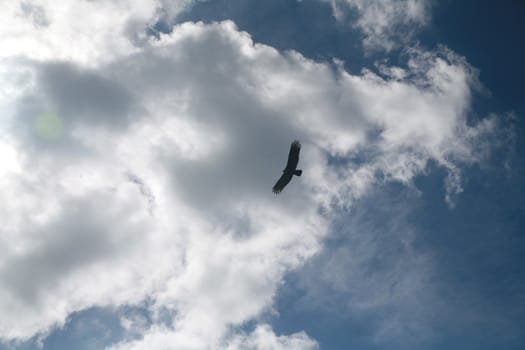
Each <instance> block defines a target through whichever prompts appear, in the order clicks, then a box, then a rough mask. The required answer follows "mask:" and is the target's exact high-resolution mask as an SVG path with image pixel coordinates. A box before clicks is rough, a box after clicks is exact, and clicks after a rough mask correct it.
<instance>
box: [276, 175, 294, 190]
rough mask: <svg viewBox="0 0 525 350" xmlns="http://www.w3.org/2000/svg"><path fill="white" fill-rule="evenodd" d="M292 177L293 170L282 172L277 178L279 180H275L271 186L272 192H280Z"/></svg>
mask: <svg viewBox="0 0 525 350" xmlns="http://www.w3.org/2000/svg"><path fill="white" fill-rule="evenodd" d="M292 177H293V172H291V171H288V172H284V173H283V174H282V175H281V177H280V178H279V180H277V182H276V183H275V185H274V186H273V188H272V191H273V193H275V194H277V193H280V192H281V191H282V190H283V188H284V187H285V186H286V185H288V183H289V182H290V181H291V180H292Z"/></svg>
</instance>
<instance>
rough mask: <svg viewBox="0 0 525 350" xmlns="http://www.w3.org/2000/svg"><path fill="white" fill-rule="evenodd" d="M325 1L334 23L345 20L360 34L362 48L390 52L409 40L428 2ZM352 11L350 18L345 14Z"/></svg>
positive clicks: (424, 15)
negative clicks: (361, 35) (331, 10)
mask: <svg viewBox="0 0 525 350" xmlns="http://www.w3.org/2000/svg"><path fill="white" fill-rule="evenodd" d="M323 1H329V2H330V4H331V6H332V9H333V13H334V16H335V17H336V19H337V20H338V21H342V22H346V21H349V22H350V23H351V24H352V26H353V27H355V28H358V29H359V30H360V31H361V32H362V33H363V35H364V39H363V44H364V46H365V48H366V49H373V50H375V49H383V50H387V51H389V50H391V49H393V48H394V47H396V46H397V45H398V44H399V42H401V43H403V41H405V40H407V39H408V38H410V36H411V35H412V34H413V33H414V32H415V31H416V30H417V29H419V28H420V27H422V26H424V25H425V24H427V22H428V19H429V12H430V11H429V8H430V2H429V1H428V0H323ZM348 10H350V11H352V14H354V16H350V15H349V14H348Z"/></svg>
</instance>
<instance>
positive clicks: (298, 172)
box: [293, 170, 303, 176]
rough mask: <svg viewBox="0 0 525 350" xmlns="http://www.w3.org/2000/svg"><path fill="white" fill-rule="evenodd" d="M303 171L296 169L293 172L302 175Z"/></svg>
mask: <svg viewBox="0 0 525 350" xmlns="http://www.w3.org/2000/svg"><path fill="white" fill-rule="evenodd" d="M302 173H303V171H302V170H294V172H293V174H294V175H297V176H301V174H302Z"/></svg>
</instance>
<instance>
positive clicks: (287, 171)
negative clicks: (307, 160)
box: [272, 140, 303, 194]
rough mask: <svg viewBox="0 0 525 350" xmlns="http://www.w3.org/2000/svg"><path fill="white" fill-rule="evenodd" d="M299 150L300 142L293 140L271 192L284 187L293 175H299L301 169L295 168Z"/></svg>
mask: <svg viewBox="0 0 525 350" xmlns="http://www.w3.org/2000/svg"><path fill="white" fill-rule="evenodd" d="M300 150H301V144H300V143H299V141H297V140H295V141H294V142H292V144H291V145H290V152H289V153H288V162H287V163H286V167H285V168H284V170H283V174H282V175H281V177H280V178H279V180H277V182H276V183H275V185H274V186H273V189H272V191H273V193H275V194H278V193H281V191H282V190H283V189H284V187H285V186H286V185H288V183H289V182H290V181H291V180H292V177H293V176H294V175H296V176H301V174H302V173H303V171H302V170H299V169H297V163H299V151H300Z"/></svg>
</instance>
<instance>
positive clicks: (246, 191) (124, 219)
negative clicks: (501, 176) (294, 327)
mask: <svg viewBox="0 0 525 350" xmlns="http://www.w3.org/2000/svg"><path fill="white" fill-rule="evenodd" d="M79 3H81V5H79V6H81V7H82V12H83V13H84V12H85V16H86V17H85V18H86V22H85V23H86V28H90V27H91V25H92V24H93V23H100V27H98V28H99V29H100V32H97V33H94V34H93V35H92V36H90V35H89V30H87V29H85V28H84V27H82V25H83V24H82V23H84V22H83V21H80V22H79V26H80V27H79V28H76V29H75V30H77V31H76V32H71V31H69V29H67V30H66V29H64V28H65V27H60V23H61V22H60V21H61V19H63V18H66V17H67V16H66V17H61V16H60V15H59V14H58V12H56V13H55V12H53V11H59V9H62V10H63V11H65V10H64V9H66V7H64V8H60V7H57V8H53V10H51V8H50V7H48V6H47V5H41V6H42V8H41V9H40V10H30V15H27V13H26V16H29V17H31V18H33V21H35V19H34V17H35V16H36V17H37V18H40V19H38V20H37V22H38V23H40V24H38V23H36V24H35V23H33V24H31V23H29V24H25V27H24V26H22V25H19V24H17V25H19V26H18V27H16V26H14V27H13V28H15V27H16V28H18V29H17V30H20V32H21V33H20V34H17V35H19V37H20V38H25V39H24V40H26V41H23V42H22V44H21V45H20V46H19V47H14V46H11V48H10V49H9V50H10V51H8V52H7V54H6V57H5V58H4V59H3V60H2V61H1V67H2V69H1V70H0V72H2V75H3V76H5V77H6V80H5V81H8V82H9V83H10V84H11V85H12V87H11V88H8V89H4V90H3V93H2V95H1V98H2V100H1V102H0V107H1V108H2V112H3V113H4V115H6V116H7V117H5V118H6V119H5V120H3V121H2V122H1V123H2V124H1V125H2V131H1V133H0V135H1V138H0V154H6V155H8V158H9V159H10V161H9V163H8V167H6V168H5V169H4V170H2V171H3V175H2V180H1V181H0V193H2V198H3V199H4V200H3V202H2V204H1V205H0V216H2V217H3V218H6V219H5V220H4V222H3V226H2V229H1V230H2V231H1V233H2V234H1V237H2V240H1V241H0V250H1V252H2V254H1V258H0V259H1V260H0V296H1V298H0V300H1V301H0V336H1V337H2V338H3V339H14V338H28V337H31V336H33V335H34V334H36V333H45V332H47V331H49V330H50V329H52V328H53V327H55V326H57V325H61V324H63V322H64V320H65V319H66V317H67V316H68V315H69V314H70V313H72V312H74V311H78V310H82V309H85V308H88V307H91V306H115V305H124V304H135V303H139V302H140V301H142V300H144V299H146V298H149V299H151V300H153V301H154V302H153V304H152V306H151V309H152V312H153V313H154V317H153V324H152V325H151V326H149V327H146V328H144V325H141V326H140V327H131V328H132V329H133V333H136V332H137V331H143V332H144V336H143V337H142V338H140V339H138V340H133V341H126V340H125V341H123V342H121V343H119V344H117V345H115V348H118V349H142V348H144V349H145V348H147V349H155V348H162V347H163V344H166V343H165V342H167V341H169V342H170V344H178V346H179V347H180V348H217V347H221V346H222V347H228V346H229V347H230V348H236V347H252V348H260V349H265V348H279V347H281V348H293V347H294V346H295V347H296V348H314V347H315V342H314V341H312V340H311V339H309V338H308V337H307V335H305V334H304V333H299V334H292V335H289V336H277V335H275V334H274V333H273V331H272V330H271V329H269V328H268V326H266V325H260V326H258V327H257V328H256V329H255V331H254V332H252V333H248V334H245V333H236V332H235V331H234V329H235V327H236V326H238V325H241V324H243V323H244V322H246V321H248V320H254V319H257V317H258V316H259V315H260V314H261V313H262V312H263V311H265V310H268V309H270V308H271V305H272V300H273V298H274V295H275V293H276V290H277V287H278V286H279V283H281V279H282V277H283V274H284V273H285V272H286V271H289V270H290V269H294V268H297V267H299V266H301V265H302V264H303V263H304V261H305V260H306V259H308V258H309V257H311V256H312V255H313V254H315V253H316V252H317V251H318V250H319V247H320V242H319V241H320V238H322V237H324V236H325V235H326V234H327V232H328V230H329V226H330V222H331V221H330V220H331V216H332V215H333V213H332V212H331V205H332V204H334V203H337V204H339V205H342V206H348V205H351V203H352V202H353V200H354V199H355V198H359V197H361V196H362V195H363V194H365V193H367V191H368V190H369V188H370V186H372V185H373V184H374V182H376V181H378V179H379V180H382V179H385V178H386V179H387V180H395V181H401V182H404V183H410V181H411V179H412V178H413V177H414V176H415V175H416V174H419V173H421V172H424V171H425V168H426V164H427V163H428V161H430V160H434V161H435V162H437V163H438V164H439V165H441V166H443V167H445V168H446V169H448V170H449V171H451V173H452V174H454V176H459V170H458V165H457V164H458V163H460V162H465V161H466V162H472V161H477V160H478V158H479V157H480V156H479V155H477V154H476V153H475V152H472V149H473V148H474V147H475V146H476V145H477V143H478V142H479V139H480V138H482V137H483V133H482V132H481V131H482V130H485V131H486V132H489V131H490V129H491V128H490V125H488V124H483V125H481V126H473V127H470V126H467V125H466V121H465V113H466V111H467V110H468V106H469V102H470V101H469V99H470V90H471V84H472V81H473V76H475V72H474V71H473V70H472V69H471V68H470V67H469V66H468V65H466V63H465V62H463V61H462V60H461V59H458V58H457V57H456V56H455V55H453V54H452V53H450V52H448V51H443V50H442V51H439V52H433V53H427V52H414V53H413V59H412V61H411V63H410V65H409V66H408V67H407V68H405V70H406V74H405V73H404V74H399V72H401V71H402V70H403V69H402V68H396V70H395V72H396V74H394V75H393V76H392V77H387V78H381V77H380V76H378V75H376V74H373V73H371V72H369V71H365V72H363V74H360V75H351V74H349V73H347V72H345V71H344V70H343V69H342V68H341V67H339V69H338V70H337V71H336V72H335V73H334V72H333V70H332V68H331V67H330V65H328V64H324V63H317V62H314V61H311V60H308V59H306V58H304V57H303V56H301V55H300V54H298V53H296V52H285V53H282V52H278V51H277V50H275V49H273V48H272V47H269V46H265V45H261V44H254V43H253V42H252V40H251V38H250V36H249V35H248V34H247V33H244V32H240V31H238V30H237V28H236V27H235V26H234V24H233V23H231V22H229V21H226V22H222V23H213V24H207V25H206V24H202V23H184V24H181V25H177V26H175V27H174V30H173V32H172V33H170V34H169V35H168V34H166V35H161V36H160V40H158V41H155V40H153V39H145V40H147V42H145V43H144V44H143V45H140V46H134V45H133V44H131V42H130V38H129V37H127V36H126V34H125V33H124V34H121V35H118V34H117V35H115V36H114V37H111V38H108V36H110V33H112V34H113V33H115V32H116V33H123V32H118V30H116V29H119V28H123V27H125V23H127V22H126V21H127V20H129V19H130V18H132V17H133V16H135V12H134V11H139V10H138V9H135V8H133V10H129V9H128V8H127V7H125V8H122V6H125V5H123V3H121V2H114V3H113V2H111V3H108V4H104V5H101V4H98V3H95V2H79ZM141 4H142V3H141ZM146 4H147V2H146V3H144V6H146ZM95 5H97V6H101V11H100V12H97V11H94V7H93V6H95ZM4 6H6V5H4ZM64 6H66V5H64ZM119 6H120V7H119ZM126 6H127V5H126ZM137 6H138V5H137ZM67 9H69V10H71V9H70V8H69V7H67ZM115 9H118V10H119V11H120V10H122V11H124V13H123V14H122V18H123V19H119V22H117V23H113V24H112V26H111V28H110V26H109V24H107V21H106V20H107V17H106V15H107V16H109V15H108V13H111V14H113V13H114V12H112V11H116V10H115ZM123 9H124V10H123ZM126 9H127V10H126ZM11 10H12V9H11ZM69 10H68V11H69ZM146 10H147V11H146ZM146 10H144V9H142V8H141V9H140V11H139V12H140V13H141V14H143V13H146V14H148V15H143V16H142V15H141V16H142V17H140V18H141V20H144V21H148V20H150V18H151V16H152V13H154V11H155V7H154V6H153V5H151V6H149V7H147V8H146ZM28 11H29V10H28ZM31 11H36V12H31ZM48 11H51V13H49V14H48ZM107 11H109V12H107ZM126 11H127V12H126ZM142 11H145V12H142ZM148 11H149V12H148ZM43 13H44V14H45V15H44V14H43ZM97 14H99V15H97ZM42 16H46V17H45V18H46V20H43V19H41V17H42ZM98 16H101V17H100V18H99V17H98ZM110 17H111V16H110ZM125 19H126V20H125ZM46 25H47V26H46ZM54 25H57V26H58V27H57V29H56V30H55V31H54V30H51V29H49V28H53V26H54ZM63 25H64V26H65V25H66V24H63ZM6 28H7V27H4V28H3V29H2V32H3V33H4V31H5V34H6V35H5V36H4V37H3V38H4V39H1V40H2V42H0V43H3V42H5V43H6V45H9V43H10V40H11V39H10V38H11V37H13V35H14V34H13V32H11V29H6ZM115 28H116V29H115ZM13 30H14V29H13ZM70 34H71V35H73V34H74V35H75V36H77V35H78V45H77V46H78V51H75V53H74V54H73V53H72V51H70V50H68V49H67V47H66V45H65V43H67V42H68V40H70V39H68V38H69V36H68V35H70ZM5 38H7V39H5ZM44 39H46V40H44ZM94 47H96V48H97V49H100V53H99V52H97V50H93V48H94ZM109 48H112V49H111V50H113V49H114V50H115V51H111V50H110V49H109ZM42 123H43V124H44V125H45V127H44V128H43V127H41V124H42ZM487 125H488V126H487ZM465 135H472V137H469V136H465ZM295 138H298V139H300V140H301V141H302V142H303V151H302V155H301V164H300V165H301V167H302V168H303V169H304V176H303V177H301V178H297V179H295V180H294V181H293V182H292V184H291V185H290V186H289V187H288V188H287V189H286V192H285V193H284V194H283V195H281V196H278V197H275V196H274V195H273V194H272V193H271V190H270V189H271V186H272V185H273V183H274V181H275V180H276V178H275V177H276V176H278V175H279V172H280V169H281V168H282V167H283V165H284V162H285V160H286V156H287V150H288V147H289V144H290V142H291V141H292V140H293V139H295ZM356 154H364V155H365V156H366V157H365V162H361V163H356V162H346V163H344V164H343V165H340V166H337V167H332V166H329V165H328V157H346V156H352V155H356ZM452 190H453V191H457V188H454V187H453V188H452ZM321 207H322V208H323V209H324V210H319V209H320V208H321ZM155 315H156V316H155ZM165 315H170V317H169V320H168V322H166V320H165ZM123 322H124V323H125V324H128V323H126V321H123ZM128 325H129V324H128ZM232 327H233V328H232Z"/></svg>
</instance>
